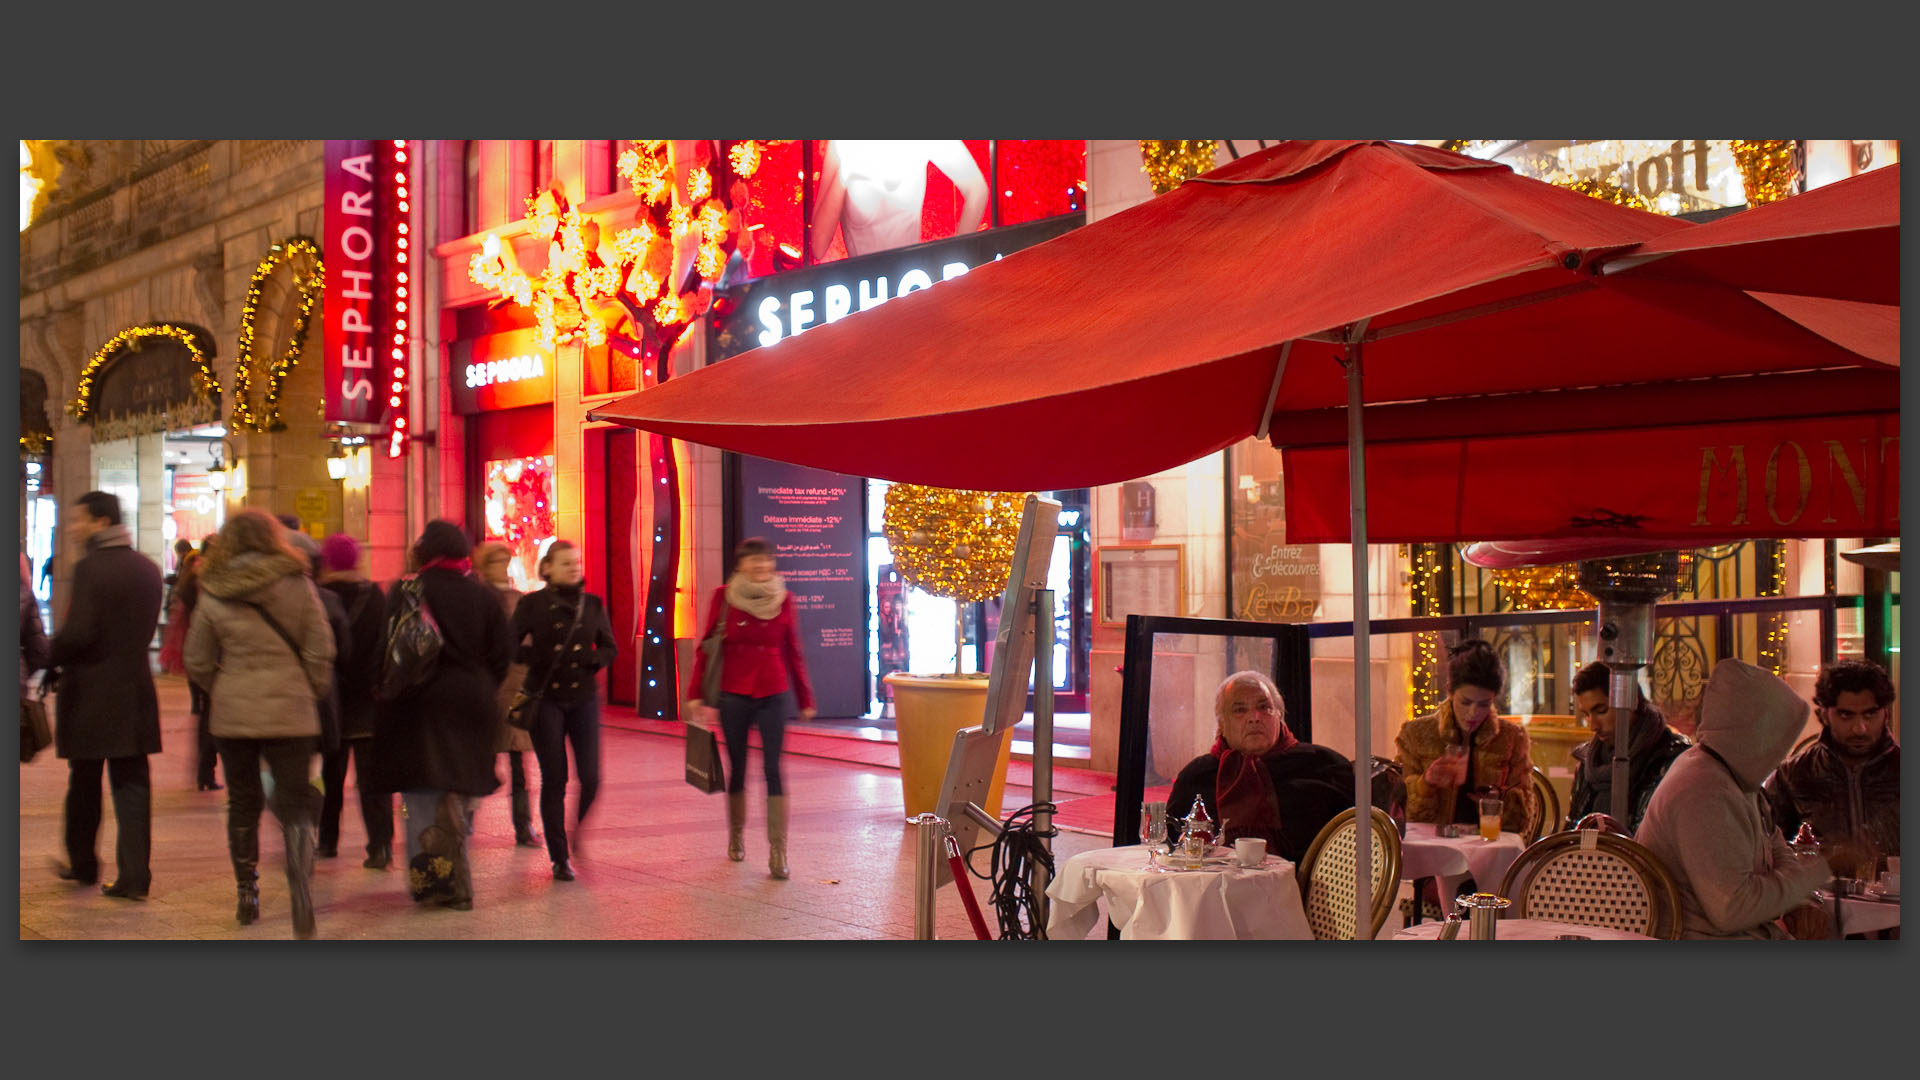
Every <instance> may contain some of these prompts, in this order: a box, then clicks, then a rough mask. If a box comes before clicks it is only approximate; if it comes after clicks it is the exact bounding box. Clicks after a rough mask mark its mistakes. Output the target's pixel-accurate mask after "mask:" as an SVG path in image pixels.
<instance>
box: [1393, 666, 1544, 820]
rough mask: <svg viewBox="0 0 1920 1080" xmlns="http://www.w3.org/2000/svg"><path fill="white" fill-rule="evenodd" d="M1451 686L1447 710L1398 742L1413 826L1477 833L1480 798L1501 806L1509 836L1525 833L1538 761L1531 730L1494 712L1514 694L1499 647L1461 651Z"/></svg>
mask: <svg viewBox="0 0 1920 1080" xmlns="http://www.w3.org/2000/svg"><path fill="white" fill-rule="evenodd" d="M1447 686H1448V688H1449V689H1448V692H1447V696H1446V698H1445V700H1443V701H1441V702H1440V708H1439V710H1438V711H1436V712H1433V713H1430V714H1429V715H1426V716H1423V717H1420V718H1419V719H1418V720H1409V721H1407V722H1406V723H1405V724H1404V725H1402V726H1401V728H1400V734H1399V736H1398V737H1397V738H1396V739H1395V742H1396V745H1397V746H1398V749H1399V758H1400V765H1401V767H1402V768H1403V769H1404V770H1405V776H1406V782H1407V820H1408V821H1424V822H1427V823H1429V824H1433V825H1446V824H1449V823H1451V824H1461V825H1475V826H1477V825H1478V824H1479V822H1480V806H1479V800H1478V799H1477V798H1475V797H1474V796H1475V792H1476V791H1480V792H1485V793H1487V794H1489V795H1490V796H1491V797H1496V798H1498V799H1500V801H1501V806H1500V828H1501V829H1502V830H1503V831H1505V832H1511V833H1525V832H1526V831H1527V822H1528V819H1529V816H1530V815H1531V814H1532V811H1533V758H1532V756H1531V751H1530V749H1529V747H1528V744H1527V729H1526V728H1523V727H1521V726H1520V725H1519V724H1516V723H1514V722H1513V721H1511V720H1503V719H1501V718H1500V716H1499V715H1498V714H1497V713H1496V711H1495V709H1494V702H1495V701H1496V700H1497V699H1498V698H1499V697H1500V694H1501V692H1502V691H1504V690H1505V689H1506V687H1507V671H1506V668H1505V667H1504V666H1503V665H1502V664H1501V663H1500V658H1499V657H1497V656H1495V655H1494V652H1493V646H1492V645H1491V644H1489V643H1488V642H1486V641H1482V640H1479V639H1474V640H1471V641H1468V642H1466V643H1465V644H1463V645H1458V646H1455V647H1454V649H1453V655H1452V656H1451V658H1449V659H1448V661H1447Z"/></svg>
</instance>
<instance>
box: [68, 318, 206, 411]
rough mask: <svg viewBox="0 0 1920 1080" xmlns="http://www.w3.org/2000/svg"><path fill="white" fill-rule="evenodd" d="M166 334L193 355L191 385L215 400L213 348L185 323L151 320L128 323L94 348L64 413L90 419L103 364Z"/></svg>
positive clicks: (204, 395) (201, 394)
mask: <svg viewBox="0 0 1920 1080" xmlns="http://www.w3.org/2000/svg"><path fill="white" fill-rule="evenodd" d="M161 338H168V339H172V340H174V341H178V342H179V343H180V344H181V345H183V346H185V347H186V350H187V352H188V354H189V355H191V356H192V357H193V364H194V370H193V388H194V389H195V390H197V391H199V393H200V396H201V397H202V398H204V399H209V400H218V399H219V397H220V379H219V378H218V377H217V376H215V375H214V373H213V350H212V349H211V348H210V347H209V346H208V344H207V343H205V342H203V341H201V339H200V335H199V334H197V333H195V332H193V331H192V330H188V329H187V328H185V327H181V326H175V325H173V324H172V323H154V324H150V325H147V326H129V327H127V328H126V329H125V330H122V331H120V332H119V333H117V334H115V335H113V337H112V338H110V339H108V341H107V343H106V344H105V345H102V346H100V347H99V348H98V349H96V350H94V353H93V355H92V356H91V357H89V358H88V359H87V363H86V366H85V367H84V368H82V369H81V371H80V385H79V387H77V388H76V389H75V391H74V395H73V400H72V401H69V402H67V413H68V415H70V416H72V417H73V418H74V420H76V421H78V422H79V423H82V424H90V423H92V422H93V384H94V381H95V379H97V378H98V377H99V374H100V371H101V369H102V368H104V367H106V366H107V364H108V363H110V362H112V361H113V360H114V359H115V358H116V357H118V356H119V355H120V353H121V352H122V351H123V350H129V351H133V352H138V351H139V350H140V348H141V346H143V345H145V344H146V343H147V342H149V341H153V340H155V339H161Z"/></svg>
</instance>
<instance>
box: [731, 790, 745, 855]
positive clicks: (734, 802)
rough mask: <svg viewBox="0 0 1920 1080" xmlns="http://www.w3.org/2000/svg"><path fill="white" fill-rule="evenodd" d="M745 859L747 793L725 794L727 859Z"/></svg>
mask: <svg viewBox="0 0 1920 1080" xmlns="http://www.w3.org/2000/svg"><path fill="white" fill-rule="evenodd" d="M746 857H747V793H746V792H744V791H742V792H737V793H736V792H732V791H729V792H727V858H729V859H732V860H733V861H734V862H739V861H740V860H742V859H744V858H746Z"/></svg>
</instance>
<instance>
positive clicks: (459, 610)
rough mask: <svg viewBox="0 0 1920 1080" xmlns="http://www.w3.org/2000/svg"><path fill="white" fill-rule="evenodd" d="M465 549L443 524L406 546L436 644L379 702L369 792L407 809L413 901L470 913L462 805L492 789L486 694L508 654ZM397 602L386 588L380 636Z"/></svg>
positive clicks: (490, 711) (494, 712)
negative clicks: (421, 670)
mask: <svg viewBox="0 0 1920 1080" xmlns="http://www.w3.org/2000/svg"><path fill="white" fill-rule="evenodd" d="M471 552H472V545H470V544H469V543H468V542H467V538H466V535H465V534H464V533H462V532H461V531H460V527H459V526H457V525H455V524H453V523H452V522H448V521H430V522H428V523H427V527H426V529H425V530H424V531H423V532H422V533H421V534H420V539H419V540H418V541H417V542H416V543H415V544H414V546H413V558H414V562H415V564H416V565H417V566H418V567H419V568H420V569H419V574H418V578H419V581H420V583H421V586H422V589H423V591H424V594H425V601H426V608H427V610H428V611H429V612H431V613H432V615H433V618H434V621H435V622H436V623H437V624H438V625H439V628H440V637H441V639H442V641H443V643H444V644H443V645H442V647H441V650H440V655H439V657H438V659H437V660H436V661H435V662H434V666H433V671H432V673H431V674H430V675H429V676H428V677H427V678H426V679H425V680H424V681H423V682H421V683H420V684H418V685H416V686H414V687H411V688H409V689H408V690H406V691H404V692H402V693H401V694H400V695H399V696H397V697H394V698H391V699H388V700H383V701H381V702H380V703H379V705H378V707H377V708H376V710H375V713H374V729H373V740H374V741H373V787H374V789H375V790H376V791H382V792H392V791H397V792H399V793H400V799H401V803H402V805H403V806H404V807H405V810H406V816H407V866H408V875H407V876H408V884H409V886H410V888H411V891H412V893H413V898H414V900H415V901H425V900H429V899H432V900H435V901H437V902H438V903H440V904H441V905H443V906H446V907H453V908H458V909H460V910H462V911H470V910H472V908H473V881H472V877H471V875H470V874H469V872H468V868H467V852H466V831H467V818H468V812H467V800H469V799H476V798H480V797H482V796H485V795H489V794H491V793H492V792H493V791H494V789H495V788H498V787H499V786H500V781H499V778H498V777H496V776H495V775H494V772H493V736H494V729H495V728H496V727H497V726H498V725H499V723H500V705H499V703H498V701H497V700H496V699H495V696H494V695H495V691H496V690H497V689H498V687H499V685H500V680H501V679H504V678H505V677H506V674H507V664H508V662H509V661H510V660H511V659H512V656H513V643H512V641H511V640H510V639H509V637H508V636H507V617H506V615H505V614H504V613H502V612H501V610H500V601H499V600H498V599H496V598H495V597H494V595H493V590H491V589H489V588H487V587H486V586H485V585H482V584H480V583H479V582H477V581H474V580H473V579H472V578H471V577H469V576H468V574H469V572H470V570H471V567H470V565H469V559H468V556H469V555H470V554H471ZM403 584H404V583H403ZM404 603H405V600H404V588H403V587H402V586H395V587H394V589H393V590H392V591H391V592H390V593H388V595H387V627H388V636H389V638H390V637H391V634H392V626H393V620H394V618H395V616H397V615H399V614H400V613H401V611H402V610H404Z"/></svg>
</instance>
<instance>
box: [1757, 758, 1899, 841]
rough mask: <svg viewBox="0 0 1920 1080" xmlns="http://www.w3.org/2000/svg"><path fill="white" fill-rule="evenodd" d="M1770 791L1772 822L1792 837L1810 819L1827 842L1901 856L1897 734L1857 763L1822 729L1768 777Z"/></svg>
mask: <svg viewBox="0 0 1920 1080" xmlns="http://www.w3.org/2000/svg"><path fill="white" fill-rule="evenodd" d="M1765 790H1766V793H1767V802H1768V804H1769V806H1770V809H1771V810H1772V811H1773V822H1774V824H1776V825H1778V826H1780V831H1781V832H1783V833H1785V834H1786V835H1788V836H1792V835H1793V834H1794V833H1796V832H1798V831H1799V830H1800V823H1801V822H1802V821H1806V822H1811V823H1812V825H1813V831H1814V833H1815V835H1817V836H1819V837H1820V839H1821V840H1823V841H1829V842H1831V841H1836V840H1851V841H1853V842H1854V843H1857V844H1871V845H1872V846H1873V848H1874V849H1875V851H1876V852H1878V853H1879V854H1881V855H1898V854H1900V744H1899V743H1897V742H1894V741H1893V735H1892V733H1888V734H1886V735H1884V736H1882V737H1881V739H1880V748H1879V749H1878V750H1876V751H1874V753H1873V754H1872V756H1870V757H1868V758H1867V760H1865V761H1863V762H1858V763H1855V762H1853V761H1852V760H1850V759H1849V758H1847V757H1846V756H1845V755H1843V754H1842V753H1840V750H1839V748H1838V747H1836V746H1835V745H1834V743H1833V738H1832V736H1830V735H1829V734H1828V733H1827V731H1826V729H1825V728H1822V729H1821V731H1820V738H1819V739H1817V740H1816V741H1815V742H1814V743H1813V745H1811V746H1809V747H1807V748H1806V749H1805V750H1802V751H1800V752H1799V753H1797V754H1794V755H1793V756H1792V757H1789V758H1788V759H1787V760H1786V761H1783V762H1781V763H1780V767H1779V768H1778V769H1775V770H1774V771H1773V775H1772V776H1769V777H1767V783H1766V788H1765Z"/></svg>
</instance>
